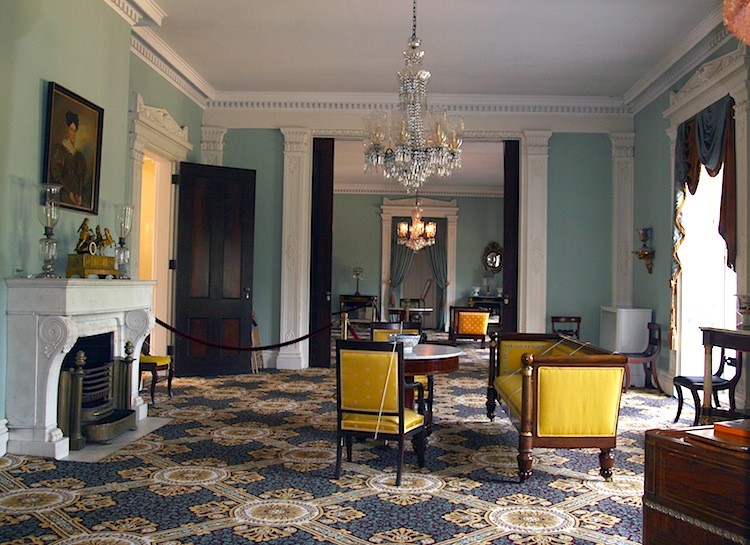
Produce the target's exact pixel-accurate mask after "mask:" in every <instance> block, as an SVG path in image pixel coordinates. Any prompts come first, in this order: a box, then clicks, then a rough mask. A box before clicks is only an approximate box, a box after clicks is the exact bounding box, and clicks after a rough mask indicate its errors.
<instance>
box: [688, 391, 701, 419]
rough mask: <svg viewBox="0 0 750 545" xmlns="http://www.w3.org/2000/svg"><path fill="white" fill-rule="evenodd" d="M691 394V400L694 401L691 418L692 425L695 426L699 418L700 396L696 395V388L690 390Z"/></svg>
mask: <svg viewBox="0 0 750 545" xmlns="http://www.w3.org/2000/svg"><path fill="white" fill-rule="evenodd" d="M690 393H691V394H693V402H694V403H695V419H694V420H693V426H697V425H698V422H699V421H700V419H701V405H702V403H701V398H700V397H699V396H698V390H690Z"/></svg>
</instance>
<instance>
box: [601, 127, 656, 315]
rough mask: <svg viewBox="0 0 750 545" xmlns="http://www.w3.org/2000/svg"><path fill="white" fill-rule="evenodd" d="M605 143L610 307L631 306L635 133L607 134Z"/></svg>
mask: <svg viewBox="0 0 750 545" xmlns="http://www.w3.org/2000/svg"><path fill="white" fill-rule="evenodd" d="M609 139H610V141H611V142H612V304H613V305H615V306H620V305H632V304H633V254H632V253H631V252H632V250H633V240H634V235H633V233H634V231H633V229H634V227H633V185H634V181H633V178H634V175H633V169H634V159H633V148H634V146H635V133H632V132H617V133H610V135H609ZM643 227H649V226H648V225H644V226H643Z"/></svg>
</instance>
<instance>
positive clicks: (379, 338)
mask: <svg viewBox="0 0 750 545" xmlns="http://www.w3.org/2000/svg"><path fill="white" fill-rule="evenodd" d="M394 333H403V334H405V335H419V330H418V329H373V330H372V340H373V341H375V342H378V343H384V342H388V335H393V334H394Z"/></svg>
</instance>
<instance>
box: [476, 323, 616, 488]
mask: <svg viewBox="0 0 750 545" xmlns="http://www.w3.org/2000/svg"><path fill="white" fill-rule="evenodd" d="M626 361H627V357H626V356H624V355H621V354H611V353H609V352H607V351H605V350H602V349H600V348H597V347H594V346H592V345H590V344H589V343H583V342H580V341H577V340H575V339H571V338H567V337H566V338H562V337H560V336H557V335H549V334H530V333H526V334H523V333H500V334H497V333H494V332H493V333H492V334H491V337H490V372H489V381H488V385H487V416H488V417H489V418H490V420H492V419H493V418H494V416H495V406H496V402H497V401H499V402H500V403H501V405H504V407H505V408H506V412H507V413H508V416H509V417H510V418H511V420H512V421H513V423H514V424H515V425H516V427H517V428H518V430H519V439H518V458H517V459H518V471H519V477H520V479H521V482H523V481H525V480H526V479H528V478H529V477H530V476H531V465H532V448H533V447H550V448H598V449H600V454H599V466H600V471H599V472H600V474H601V476H602V477H604V478H605V479H606V480H610V479H611V478H612V468H613V467H614V448H615V446H616V444H617V421H618V418H619V414H620V394H621V392H622V381H623V378H624V375H625V365H626Z"/></svg>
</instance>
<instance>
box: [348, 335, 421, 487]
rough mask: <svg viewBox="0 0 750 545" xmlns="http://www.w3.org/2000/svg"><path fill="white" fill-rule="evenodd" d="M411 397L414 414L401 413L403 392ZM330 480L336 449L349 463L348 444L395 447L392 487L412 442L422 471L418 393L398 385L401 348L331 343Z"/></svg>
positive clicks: (402, 383)
mask: <svg viewBox="0 0 750 545" xmlns="http://www.w3.org/2000/svg"><path fill="white" fill-rule="evenodd" d="M407 389H408V390H411V391H412V393H413V391H414V390H416V392H417V407H418V408H417V410H416V411H415V410H413V409H411V408H407V407H406V390H407ZM336 413H337V436H336V478H339V477H340V476H341V469H342V468H341V465H342V449H343V448H344V446H346V459H347V461H349V462H351V460H352V440H353V438H354V437H360V438H382V439H387V440H392V441H396V442H397V444H398V461H397V466H396V486H400V485H401V474H402V472H403V466H404V443H405V440H406V439H407V438H412V443H413V445H414V452H415V453H416V454H417V464H418V465H419V467H423V466H424V452H425V426H424V424H425V420H424V390H423V388H422V385H421V384H418V383H406V382H405V381H404V347H403V344H402V343H395V344H390V343H382V342H367V341H345V340H338V341H337V342H336Z"/></svg>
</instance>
